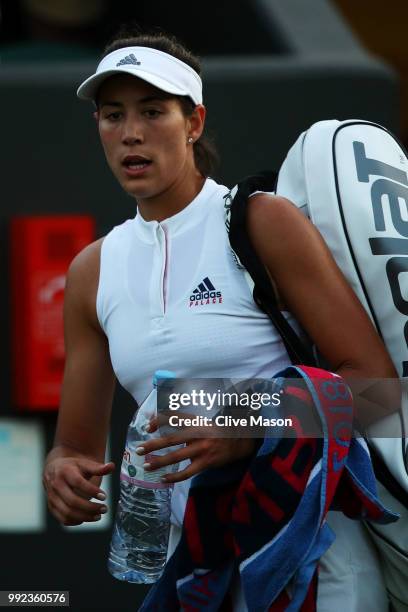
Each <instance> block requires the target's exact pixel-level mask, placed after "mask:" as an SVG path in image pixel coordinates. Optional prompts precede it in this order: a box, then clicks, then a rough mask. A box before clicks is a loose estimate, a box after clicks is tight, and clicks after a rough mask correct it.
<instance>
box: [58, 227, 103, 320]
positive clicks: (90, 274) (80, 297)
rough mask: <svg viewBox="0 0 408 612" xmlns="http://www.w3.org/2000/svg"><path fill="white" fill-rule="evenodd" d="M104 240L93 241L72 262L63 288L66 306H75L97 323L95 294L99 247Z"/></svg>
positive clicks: (99, 254) (96, 289)
mask: <svg viewBox="0 0 408 612" xmlns="http://www.w3.org/2000/svg"><path fill="white" fill-rule="evenodd" d="M103 240H104V238H99V239H98V240H95V241H94V242H92V243H91V244H89V245H88V246H86V247H85V248H84V249H82V251H80V252H79V253H78V254H77V255H76V256H75V257H74V259H73V260H72V262H71V264H70V266H69V269H68V273H67V282H66V288H65V302H66V306H67V307H69V306H70V304H75V305H76V306H77V307H78V308H81V309H84V311H83V312H84V313H86V314H87V315H89V316H90V318H91V320H92V322H94V323H96V322H97V317H96V294H97V291H98V282H99V270H100V256H101V247H102V243H103Z"/></svg>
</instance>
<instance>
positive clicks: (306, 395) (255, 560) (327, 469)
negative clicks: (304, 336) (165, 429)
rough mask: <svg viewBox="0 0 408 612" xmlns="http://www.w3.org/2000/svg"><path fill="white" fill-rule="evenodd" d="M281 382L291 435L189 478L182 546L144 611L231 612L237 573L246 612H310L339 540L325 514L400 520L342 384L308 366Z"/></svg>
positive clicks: (293, 369)
mask: <svg viewBox="0 0 408 612" xmlns="http://www.w3.org/2000/svg"><path fill="white" fill-rule="evenodd" d="M275 379H276V384H277V385H278V387H279V389H278V390H280V391H283V393H284V397H285V401H284V402H283V405H284V409H285V416H287V417H289V416H291V417H292V420H293V422H294V424H295V430H296V433H295V435H294V436H293V437H276V436H275V437H267V436H265V438H264V439H263V440H261V441H259V444H258V451H257V452H256V454H254V455H253V456H251V457H248V458H245V459H242V460H239V461H236V462H234V463H231V464H229V465H226V466H223V467H221V468H212V469H209V470H206V471H205V472H202V473H201V474H199V475H197V476H196V477H195V478H194V479H193V481H192V483H191V487H190V491H189V497H188V500H187V506H186V512H185V517H184V523H183V530H182V536H181V540H180V542H179V544H178V546H177V548H176V550H175V551H174V553H173V555H172V556H171V558H170V559H169V560H168V562H167V565H166V567H165V571H164V573H163V575H162V577H161V578H160V580H159V581H158V582H157V583H156V584H155V585H154V586H153V587H152V589H151V590H150V591H149V593H148V595H147V597H146V599H145V601H144V602H143V604H142V606H141V608H139V610H140V611H143V612H153V611H157V612H173V611H174V612H176V611H177V612H178V611H180V610H182V611H183V612H201V611H206V612H217V611H222V612H228V611H229V610H230V611H231V612H232V610H233V608H232V603H231V600H230V593H229V591H230V585H231V580H232V576H233V574H234V572H235V571H236V569H237V568H238V570H239V573H240V577H241V582H242V588H243V592H244V597H245V601H246V604H247V607H248V610H249V612H267V611H270V612H280V611H283V610H286V611H289V612H295V611H299V610H301V611H302V612H313V611H314V610H315V609H316V594H317V588H318V573H317V569H318V561H319V559H320V557H321V556H322V555H323V554H324V552H325V551H326V550H327V549H328V548H329V546H330V545H331V544H332V542H333V541H334V539H335V535H334V533H333V532H332V530H331V529H330V527H329V526H328V525H327V523H326V522H325V517H326V514H327V512H328V510H329V509H337V510H341V511H342V512H343V513H344V514H345V515H346V516H348V517H350V518H353V519H362V518H368V519H370V520H371V521H377V522H380V523H389V522H393V521H395V520H397V518H398V515H396V514H394V513H392V512H389V511H388V510H386V509H385V508H384V507H383V506H382V504H381V503H380V501H379V500H378V498H377V493H376V484H375V477H374V474H373V470H372V465H371V460H370V456H369V452H368V448H367V446H366V444H365V442H364V440H363V439H361V438H355V437H353V435H352V432H353V406H352V398H351V394H350V391H349V388H348V386H347V385H346V384H345V383H344V381H343V380H342V379H341V378H340V377H339V376H337V375H336V374H331V373H329V372H326V371H324V370H320V369H318V368H310V367H304V366H301V367H295V366H291V367H289V368H287V369H286V370H284V371H283V372H280V373H279V374H278V375H277V376H276V377H275ZM302 411H303V412H302ZM305 411H308V412H307V413H308V414H309V415H310V414H311V413H314V418H315V419H316V421H317V422H319V423H320V426H321V430H322V436H321V437H314V438H310V437H305V431H304V429H302V424H301V419H300V418H299V415H301V414H302V413H303V414H305ZM309 435H310V432H309Z"/></svg>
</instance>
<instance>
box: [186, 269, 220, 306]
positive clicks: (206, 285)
mask: <svg viewBox="0 0 408 612" xmlns="http://www.w3.org/2000/svg"><path fill="white" fill-rule="evenodd" d="M221 302H222V293H221V291H217V290H216V288H215V287H214V285H213V284H212V282H211V281H210V279H209V278H208V276H206V277H205V278H204V279H203V282H202V283H200V284H199V285H198V287H196V288H195V289H194V290H193V292H192V294H191V295H190V308H191V307H192V306H204V305H205V304H221Z"/></svg>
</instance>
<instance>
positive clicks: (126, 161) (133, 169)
mask: <svg viewBox="0 0 408 612" xmlns="http://www.w3.org/2000/svg"><path fill="white" fill-rule="evenodd" d="M151 163H152V160H151V159H148V158H147V157H144V156H143V155H126V157H124V158H123V160H122V166H123V167H124V168H125V172H126V174H127V175H128V176H139V175H140V174H143V173H144V172H145V171H146V170H147V169H148V168H149V166H150V165H151Z"/></svg>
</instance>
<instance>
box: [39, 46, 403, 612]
mask: <svg viewBox="0 0 408 612" xmlns="http://www.w3.org/2000/svg"><path fill="white" fill-rule="evenodd" d="M278 94H279V92H277V95H278ZM78 96H79V97H80V98H82V99H86V100H89V101H92V102H94V104H95V109H96V110H95V119H96V126H97V129H98V131H99V136H100V140H101V144H102V147H103V149H104V152H105V155H106V159H107V162H108V164H109V167H110V168H111V170H112V172H113V175H114V176H115V178H116V180H117V181H119V183H120V185H121V186H122V187H123V189H124V190H125V191H126V192H127V193H128V194H129V195H130V196H132V197H133V198H135V207H136V206H137V215H136V216H135V217H134V218H133V219H130V220H128V221H126V222H125V223H123V224H122V225H120V226H117V227H115V228H113V229H112V231H111V232H109V233H108V234H107V236H105V237H104V238H102V239H100V240H97V241H96V242H94V243H93V244H91V245H90V246H88V247H87V248H86V249H84V250H83V251H82V252H81V253H80V254H79V255H78V256H77V257H76V258H75V259H74V260H73V262H72V264H71V266H70V269H69V272H68V277H67V284H66V292H65V315H64V316H65V334H66V367H65V375H64V382H63V390H62V399H61V406H60V411H59V416H58V425H57V431H56V436H55V442H54V448H53V449H52V450H51V452H50V453H49V455H48V457H47V461H46V466H45V470H44V479H43V480H44V486H45V488H46V491H47V495H48V504H49V509H50V511H51V512H52V513H53V515H54V516H55V517H56V519H57V520H58V521H60V522H61V523H63V524H64V525H78V524H80V523H82V522H85V521H89V522H92V521H97V520H99V519H100V518H101V514H102V513H105V512H106V511H107V508H106V506H105V505H104V504H103V503H95V502H92V501H90V499H91V498H92V497H94V498H97V499H99V500H101V501H102V502H103V500H104V499H105V494H104V492H103V491H102V490H101V489H100V482H101V478H102V476H103V475H104V474H108V473H110V472H112V471H113V470H114V465H113V463H105V462H104V457H105V447H106V440H107V435H108V429H109V419H110V414H111V407H112V398H113V393H114V387H115V381H116V380H118V381H119V382H120V383H121V384H122V385H123V386H124V387H125V388H126V389H127V390H128V391H129V392H130V393H131V394H132V395H133V397H134V398H135V400H136V401H137V402H138V403H139V404H140V403H142V401H143V399H144V398H145V397H146V395H147V394H148V392H149V390H150V388H151V380H152V375H153V373H154V371H155V370H157V369H169V370H172V371H174V372H175V373H176V374H177V376H178V377H183V378H194V377H200V378H219V377H224V378H235V379H244V378H254V377H258V378H271V377H272V376H273V375H274V374H275V373H276V372H278V371H279V370H281V369H282V368H283V367H285V366H287V365H288V364H289V358H288V355H287V353H286V350H285V348H284V346H283V344H282V341H281V339H280V336H279V334H278V333H277V332H276V331H274V330H273V328H272V326H271V324H270V320H269V319H268V317H267V316H266V315H265V314H264V313H263V312H261V311H260V310H259V309H258V308H257V306H256V305H255V303H254V301H253V298H252V295H251V294H250V292H249V290H248V287H247V284H246V282H245V279H244V277H243V273H242V270H239V269H238V268H237V267H236V264H235V261H234V259H233V257H232V255H231V251H230V246H229V241H228V235H227V232H226V231H225V226H224V221H223V215H224V212H223V206H224V196H225V195H226V194H227V193H228V191H229V190H228V188H227V187H225V186H223V185H220V184H218V183H217V182H215V181H214V180H213V179H212V178H210V175H211V174H212V172H213V166H212V162H213V151H212V150H211V148H210V147H209V145H208V141H206V138H205V136H204V125H205V118H206V108H205V106H204V105H203V94H202V81H201V77H200V64H199V62H198V60H197V58H195V57H194V56H193V55H192V54H191V53H190V52H189V51H188V50H186V49H185V48H184V47H183V46H182V45H181V44H180V43H178V42H177V41H176V40H175V39H173V38H172V37H168V36H165V35H159V34H154V35H147V34H136V35H135V36H125V37H123V36H122V35H121V36H119V37H118V38H116V39H115V40H114V41H113V42H112V43H111V44H110V45H109V46H108V47H107V49H106V50H105V53H104V55H103V58H102V60H101V62H100V63H99V65H98V67H97V69H96V72H95V74H93V75H92V76H90V77H89V78H88V79H86V80H85V81H84V83H82V85H81V86H80V87H79V90H78ZM233 112H234V108H233V105H232V104H231V113H233ZM262 112H263V120H264V121H265V122H267V121H269V114H270V110H267V109H263V111H262ZM243 154H245V151H243ZM248 226H249V232H250V236H251V239H252V242H253V245H254V247H255V249H256V251H257V253H258V254H259V256H260V258H261V259H262V261H263V263H264V264H265V266H266V267H267V269H268V271H269V274H270V277H271V279H273V283H274V286H275V288H276V292H277V295H278V298H279V303H280V304H281V306H282V309H285V310H287V311H288V313H287V316H288V319H289V320H290V321H291V322H292V323H293V324H294V325H296V324H300V325H301V327H302V328H304V330H306V332H307V333H308V335H309V336H310V338H311V339H312V340H313V342H314V343H315V344H316V345H317V346H318V347H319V350H320V352H321V354H322V355H323V356H324V358H325V359H326V361H327V362H328V363H329V364H330V366H331V368H332V370H333V371H336V372H337V373H339V374H340V375H342V376H343V377H344V378H346V379H347V378H348V377H353V376H355V377H359V378H369V377H375V378H388V377H394V376H396V373H395V370H394V367H393V365H392V362H391V360H390V358H389V356H388V354H387V352H386V351H385V349H384V346H383V344H382V342H381V341H380V339H379V337H378V335H377V333H376V332H375V330H374V328H373V326H372V324H371V322H370V320H369V319H368V317H367V315H366V313H365V311H364V310H363V308H362V306H361V305H360V303H359V302H358V300H357V299H356V297H355V295H354V293H353V292H352V290H351V289H350V288H349V286H348V284H347V282H346V281H345V279H344V277H343V275H342V273H341V272H340V270H339V269H338V267H337V265H336V264H335V262H334V260H333V258H332V256H331V254H330V252H329V251H328V249H327V247H326V246H325V243H324V242H323V240H322V238H321V236H320V234H319V233H318V232H317V230H316V229H315V228H314V227H313V225H312V224H311V223H310V222H309V221H308V220H306V219H305V218H304V217H303V216H302V214H301V213H300V212H299V211H298V209H297V208H296V207H295V206H293V205H292V204H291V203H290V202H289V201H287V200H285V199H284V198H281V197H277V196H271V195H267V194H257V195H255V196H253V197H251V199H250V205H249V219H248ZM200 293H209V294H211V295H212V297H211V299H195V298H196V297H197V295H198V294H200ZM193 296H194V297H193ZM289 313H290V314H289ZM367 356H369V358H367ZM160 444H161V445H162V446H168V443H167V444H166V440H165V439H163V440H162V441H159V442H157V441H156V442H151V443H148V444H147V446H146V451H147V452H148V451H152V450H155V449H157V447H158V446H160ZM149 445H150V446H149ZM253 452H254V441H253V440H252V439H236V438H235V439H234V438H230V439H219V438H211V439H202V438H200V439H198V438H197V439H193V440H191V439H190V440H188V441H187V443H186V444H185V446H183V447H182V448H179V449H178V450H177V451H173V452H172V453H171V454H167V455H165V456H163V457H158V456H157V457H153V458H152V460H151V466H150V469H151V470H154V469H156V468H158V467H163V466H164V465H169V464H172V463H177V462H180V461H182V462H183V463H182V466H181V469H180V470H179V471H178V472H176V473H172V474H169V475H168V476H167V480H168V482H173V483H176V485H175V487H174V494H173V501H172V504H173V508H172V510H173V514H172V522H173V533H172V540H173V542H174V541H177V535H178V534H179V533H180V525H181V523H182V520H183V514H184V509H185V503H186V498H187V493H188V486H189V483H190V480H191V477H192V476H194V475H196V474H198V473H199V472H201V471H203V470H205V469H207V468H211V467H214V466H222V465H227V464H228V463H230V462H233V461H235V460H237V459H239V458H241V457H245V456H248V455H250V454H251V453H253ZM333 522H334V523H335V524H334V528H335V530H336V532H337V540H336V543H335V544H334V545H333V546H332V548H331V549H330V550H329V551H328V553H326V555H325V556H324V557H323V559H322V562H321V573H320V576H321V577H320V581H319V585H320V586H319V599H318V610H320V611H322V610H327V611H329V610H330V611H331V610H332V609H334V606H335V605H338V604H339V603H340V602H341V603H342V604H344V603H345V602H347V603H346V605H348V608H349V612H350V611H351V610H360V609H373V610H374V609H375V610H376V611H378V612H382V611H383V610H384V611H385V610H387V609H388V607H387V601H386V594H385V590H384V588H383V583H382V578H381V572H380V569H379V565H378V560H377V557H376V554H375V552H374V550H372V548H371V545H370V544H369V542H368V541H367V539H366V536H365V535H364V533H363V530H362V527H361V526H360V525H359V524H358V523H352V521H349V520H348V519H346V518H345V517H342V518H341V519H340V518H337V519H336V518H334V519H333ZM345 522H347V525H346V527H345ZM333 551H334V552H333ZM235 601H236V603H235V608H234V609H235V610H245V609H246V604H245V602H244V601H243V598H242V593H239V588H238V594H237V595H236V600H235Z"/></svg>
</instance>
